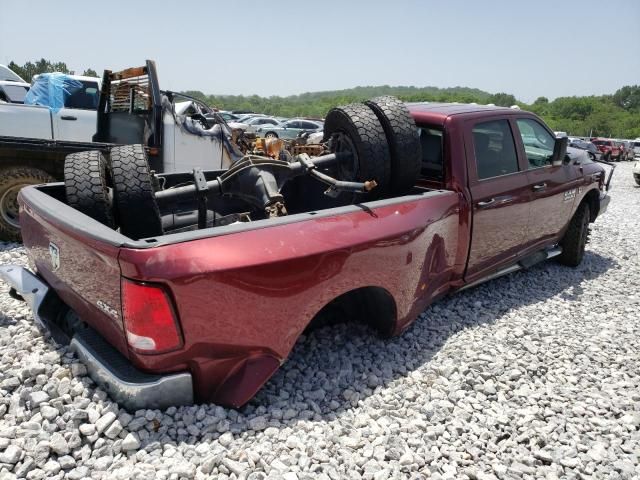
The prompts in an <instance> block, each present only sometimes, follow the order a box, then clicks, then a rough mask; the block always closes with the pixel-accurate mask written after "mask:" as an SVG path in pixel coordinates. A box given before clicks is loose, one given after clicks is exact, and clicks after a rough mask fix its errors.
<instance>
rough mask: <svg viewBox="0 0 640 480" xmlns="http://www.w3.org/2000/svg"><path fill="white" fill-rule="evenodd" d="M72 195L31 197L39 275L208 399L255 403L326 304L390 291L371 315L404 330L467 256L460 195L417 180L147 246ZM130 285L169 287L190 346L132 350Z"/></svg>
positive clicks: (46, 190)
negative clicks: (126, 317) (398, 191)
mask: <svg viewBox="0 0 640 480" xmlns="http://www.w3.org/2000/svg"><path fill="white" fill-rule="evenodd" d="M64 200H65V199H64V185H63V184H61V183H57V184H49V185H44V186H38V187H27V188H25V189H23V190H22V191H21V193H20V198H19V201H20V204H21V208H22V210H21V224H22V229H23V235H24V239H25V245H26V246H27V249H28V253H29V258H30V261H31V267H32V269H33V270H34V271H35V272H37V276H38V277H39V278H41V279H42V280H44V282H46V284H48V285H49V286H50V287H51V289H52V290H53V291H55V295H56V296H57V297H59V299H60V301H61V302H63V304H64V305H66V306H68V307H69V308H70V309H71V311H73V312H74V313H75V314H76V315H77V317H78V318H79V319H80V321H81V323H82V324H86V325H87V326H88V327H89V328H91V329H92V330H94V331H95V332H97V334H98V335H99V336H100V337H101V338H103V339H104V340H106V342H108V343H109V344H110V345H112V346H113V347H114V348H115V349H116V350H117V351H118V352H119V354H120V355H122V356H123V357H124V358H125V359H127V360H128V361H129V362H131V364H132V365H133V366H134V367H135V368H136V369H139V370H140V371H141V372H145V373H151V374H155V375H158V374H161V375H169V374H177V373H180V372H188V373H189V374H190V375H191V376H192V378H193V389H194V393H195V399H196V400H198V401H204V400H212V401H216V402H218V403H222V404H227V405H233V406H239V405H242V404H244V403H245V402H246V401H248V400H249V399H250V398H251V397H252V396H253V395H254V394H255V392H256V391H257V390H258V389H259V388H260V387H261V386H262V384H263V383H264V382H265V381H266V380H268V378H269V377H270V376H271V375H272V373H273V372H274V371H275V370H276V369H277V367H278V366H279V365H280V363H281V362H283V361H284V360H285V359H286V357H287V356H288V354H289V352H290V351H291V349H292V347H293V345H294V344H295V342H296V340H297V338H298V336H299V335H300V334H301V333H302V332H303V331H304V329H305V328H306V327H307V326H308V325H309V324H310V323H311V321H312V320H313V319H314V318H315V317H316V316H317V315H318V314H319V313H320V312H321V311H323V308H324V307H326V306H327V305H328V304H330V303H331V302H333V301H335V300H336V299H339V298H340V297H341V296H345V295H346V294H348V293H350V292H354V291H360V292H362V294H363V295H364V294H365V293H366V294H367V295H381V296H382V297H384V299H385V300H384V301H385V302H386V305H387V306H388V307H389V308H388V309H387V311H380V312H369V314H370V316H371V317H372V318H378V317H379V322H380V325H377V326H378V327H381V330H384V331H385V333H387V334H397V333H400V332H401V331H402V330H404V329H405V328H406V327H407V326H408V324H409V323H410V321H412V320H413V319H414V318H415V317H416V315H417V314H418V313H419V312H420V311H421V310H422V309H423V308H424V306H425V305H426V304H427V303H428V302H429V301H430V300H431V299H433V298H434V297H435V296H438V295H441V294H442V293H444V292H446V290H447V289H448V288H449V282H450V281H451V279H452V278H453V277H454V276H455V275H454V271H456V269H457V268H458V269H459V267H460V265H461V264H464V258H460V257H461V255H460V251H461V249H459V248H458V246H459V245H458V243H459V241H458V240H459V235H460V228H461V227H460V226H461V225H462V224H463V222H462V220H461V216H462V215H463V213H462V212H463V209H462V208H461V205H460V201H461V200H460V198H459V196H458V195H457V194H456V193H454V192H451V191H446V190H432V189H426V188H420V187H416V188H415V190H414V192H412V194H409V195H405V196H402V197H395V198H389V199H384V200H378V201H373V202H366V203H362V204H356V205H348V206H341V207H335V208H324V209H318V210H309V211H302V212H299V213H294V214H291V215H288V216H284V217H281V218H278V219H264V220H257V221H252V222H243V223H235V224H232V225H227V226H218V227H215V228H207V229H203V230H192V231H179V232H176V233H171V232H169V233H168V234H165V235H163V236H160V237H154V238H146V239H141V240H132V239H130V238H127V237H125V236H124V235H122V234H120V233H119V232H117V231H115V230H112V229H110V228H108V227H106V226H104V225H102V224H100V223H98V222H96V221H94V220H92V219H91V218H89V217H87V216H85V215H83V214H81V213H80V212H78V211H76V210H74V209H72V208H71V207H69V206H68V205H66V204H65V202H64ZM54 252H55V254H54ZM465 253H466V252H465ZM123 279H130V280H134V281H136V282H142V283H141V284H149V285H161V286H162V287H163V288H164V289H166V291H167V292H169V297H170V298H171V301H172V303H173V307H174V309H175V311H176V315H177V318H178V323H179V327H180V330H181V335H182V337H183V346H182V347H181V348H180V349H178V350H175V351H171V352H168V353H162V354H154V355H150V354H141V353H139V352H136V351H134V350H132V349H131V348H130V347H129V346H128V344H127V340H126V334H125V326H124V321H123V311H122V299H121V282H122V281H123ZM365 303H367V302H362V303H361V304H359V305H358V306H357V308H359V309H366V308H367V306H366V305H365ZM361 313H364V312H361ZM383 316H384V317H385V318H383ZM387 317H388V318H387ZM384 322H386V323H384ZM63 326H64V325H63ZM71 334H73V332H71Z"/></svg>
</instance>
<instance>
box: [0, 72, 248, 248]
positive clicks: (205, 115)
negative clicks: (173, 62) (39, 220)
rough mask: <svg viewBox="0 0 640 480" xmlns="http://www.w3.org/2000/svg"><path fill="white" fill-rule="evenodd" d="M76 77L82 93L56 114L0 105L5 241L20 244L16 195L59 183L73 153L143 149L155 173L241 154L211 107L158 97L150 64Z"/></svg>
mask: <svg viewBox="0 0 640 480" xmlns="http://www.w3.org/2000/svg"><path fill="white" fill-rule="evenodd" d="M71 78H72V79H73V80H77V81H79V82H81V84H82V87H81V88H78V87H79V86H78V85H77V84H75V87H74V88H73V89H72V90H71V91H70V92H71V93H70V94H68V95H65V96H64V104H63V105H60V108H59V109H58V108H53V109H52V108H49V107H47V106H40V105H17V104H10V103H0V240H13V241H18V240H20V223H19V208H18V202H17V194H18V192H19V190H20V189H21V188H22V187H24V186H26V185H32V184H40V183H49V182H52V181H55V180H61V179H62V178H63V176H64V171H63V170H64V160H65V157H66V156H67V155H68V154H70V153H76V152H82V151H87V150H100V151H101V152H102V153H103V154H104V156H105V158H107V159H108V158H109V153H110V150H111V148H112V147H113V146H115V145H131V144H142V145H144V147H145V149H146V150H147V153H148V156H149V163H150V166H151V168H152V169H153V170H155V171H156V172H181V171H188V170H190V169H193V168H200V169H203V170H220V169H226V168H228V167H229V166H230V165H231V163H233V161H234V160H236V159H237V158H240V157H241V156H242V155H241V152H239V150H237V148H236V147H235V144H234V143H233V142H232V139H237V135H238V134H237V132H236V134H233V133H232V131H231V128H229V125H228V124H227V123H226V122H225V121H224V120H223V119H222V118H221V117H220V116H219V115H217V114H216V113H215V112H213V111H212V110H211V109H210V108H209V107H207V106H206V105H204V104H202V103H200V102H199V101H197V100H196V99H187V101H185V102H178V101H177V100H178V99H179V98H180V96H181V94H176V93H173V92H165V91H160V89H159V86H158V79H157V74H156V69H155V64H154V62H152V61H149V60H148V61H147V62H146V65H145V66H144V67H135V68H129V69H126V70H123V71H120V72H111V71H109V70H106V71H105V74H104V76H103V78H102V79H99V78H92V77H78V76H73V77H71ZM38 80H39V79H38V78H36V80H35V81H36V82H37V81H38ZM35 86H36V83H34V84H33V85H32V87H31V92H30V94H29V95H31V93H32V92H33V90H34V88H35Z"/></svg>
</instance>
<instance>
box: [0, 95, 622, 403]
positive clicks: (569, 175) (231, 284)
mask: <svg viewBox="0 0 640 480" xmlns="http://www.w3.org/2000/svg"><path fill="white" fill-rule="evenodd" d="M385 105H386V107H388V108H386V109H385ZM393 105H394V104H393V103H392V102H391V103H390V102H386V103H385V101H377V102H368V103H367V104H366V105H362V104H358V105H352V106H347V107H342V108H337V109H334V111H332V112H330V113H329V114H328V115H327V118H326V122H325V140H326V141H327V142H328V144H329V153H326V152H325V153H324V154H322V155H320V156H318V157H316V158H310V157H309V156H308V155H306V154H304V153H302V154H297V155H294V156H293V158H290V159H288V160H287V161H281V160H275V159H273V158H271V159H266V158H255V157H248V158H245V159H244V160H242V161H241V162H239V163H238V164H236V165H235V166H234V167H232V168H231V169H230V170H227V171H210V172H199V171H197V170H195V171H194V172H193V173H169V174H161V175H157V176H153V175H152V174H151V176H152V177H153V178H151V179H150V178H147V177H148V172H146V169H145V168H144V164H143V163H137V164H136V166H135V168H133V169H132V170H131V171H132V172H143V171H144V172H145V173H144V175H142V176H139V177H135V182H133V184H132V186H131V188H133V189H135V188H138V187H139V186H140V185H144V186H145V188H143V189H141V190H140V191H141V192H142V193H141V197H139V198H138V199H135V198H134V199H133V201H131V202H129V203H128V204H122V203H118V202H120V200H118V195H120V194H119V193H118V190H117V189H116V190H115V192H114V193H115V197H116V200H114V206H113V207H109V205H108V204H107V203H108V202H106V201H103V202H101V203H100V202H98V203H100V205H101V207H100V208H116V209H119V210H117V214H116V215H115V218H118V217H120V215H122V214H129V213H127V212H133V211H135V210H137V215H139V218H140V219H141V221H144V220H145V215H146V216H147V217H154V218H157V219H160V220H161V222H160V223H158V222H151V223H150V224H148V225H147V226H146V227H145V228H148V230H141V229H135V228H132V227H131V226H130V225H129V226H128V227H126V228H120V227H118V226H117V224H116V225H115V226H114V224H113V223H112V224H110V225H108V224H106V223H105V222H104V221H102V220H104V218H103V217H100V216H97V213H96V210H95V209H94V210H91V211H88V212H87V211H83V210H82V207H81V206H80V207H77V208H72V207H71V206H69V205H68V203H67V199H66V195H65V188H66V187H67V185H65V183H52V184H47V185H40V186H28V187H25V188H24V189H22V190H21V192H20V194H19V203H20V222H21V225H22V230H23V238H24V244H25V246H26V249H27V252H28V257H29V262H30V268H29V269H27V268H23V267H19V266H11V265H5V266H2V267H0V278H2V279H4V280H5V281H6V282H8V284H9V285H10V287H11V290H10V293H11V294H12V295H13V296H14V297H15V298H18V299H24V300H25V301H26V302H28V304H29V305H30V307H31V308H32V310H33V312H34V317H35V320H36V321H37V322H38V323H39V324H41V325H42V326H43V327H44V328H47V329H48V330H50V331H51V332H52V334H53V336H54V338H56V339H57V340H58V341H60V342H70V347H71V348H72V349H73V350H75V352H76V353H77V355H78V357H79V358H80V359H81V360H82V361H84V362H85V363H86V365H87V367H88V370H89V372H90V374H91V376H92V378H93V379H94V380H95V381H96V383H97V384H98V385H100V386H101V388H103V389H104V390H106V391H107V392H108V393H109V394H110V395H111V396H112V398H114V399H116V400H117V401H118V402H120V403H121V404H122V405H123V406H125V407H126V408H129V409H137V408H164V407H166V406H168V405H176V404H189V403H192V402H209V401H212V402H216V403H218V404H221V405H228V406H233V407H239V406H242V405H243V404H245V403H246V402H247V401H249V400H250V399H251V398H252V397H253V396H254V395H255V394H256V392H257V391H258V390H259V389H260V388H261V386H262V385H263V384H264V383H265V382H267V381H268V380H269V378H270V377H271V376H272V375H273V373H274V372H275V371H276V370H277V369H278V367H279V366H280V365H281V364H282V363H283V362H284V361H285V360H286V359H287V357H288V355H289V354H290V352H291V350H292V348H293V346H294V344H295V343H296V340H297V339H298V337H299V336H300V335H301V334H302V332H304V331H305V329H307V328H308V327H309V326H310V325H311V324H314V322H315V321H318V320H319V319H322V318H323V316H328V315H335V312H341V313H340V316H341V317H344V318H345V319H347V318H352V317H353V318H359V319H361V320H362V321H365V322H367V323H368V324H370V325H371V326H372V327H373V328H375V329H376V330H378V331H379V332H380V333H381V334H383V335H398V334H401V333H402V332H403V331H404V330H406V329H407V327H409V325H411V323H412V322H413V321H414V320H415V319H416V318H417V317H418V315H419V314H420V313H421V312H422V311H424V310H425V308H427V307H428V306H429V305H430V304H431V303H432V302H434V301H436V300H437V299H439V298H441V297H442V296H444V295H446V294H450V293H452V292H455V291H459V290H462V289H465V288H469V287H472V286H475V285H477V284H479V283H481V282H484V281H488V280H491V279H493V278H496V277H499V276H501V275H504V274H508V273H511V272H515V271H517V270H519V269H523V268H527V267H530V266H531V265H533V264H535V263H538V262H540V261H543V260H546V259H549V258H552V257H555V258H556V260H557V261H559V262H560V263H562V264H564V265H567V266H570V267H575V266H577V265H578V264H580V262H581V261H582V259H583V256H584V252H585V244H586V242H587V237H588V228H589V224H590V223H591V222H594V221H595V220H596V218H597V217H599V216H600V215H602V214H603V213H604V212H605V210H606V208H607V205H608V203H609V198H610V197H609V196H608V194H607V190H608V185H609V181H610V179H611V175H609V176H608V178H607V175H606V171H607V169H605V168H603V167H602V166H601V165H599V164H598V163H596V162H593V161H591V160H590V159H589V157H588V156H587V155H586V153H585V152H583V151H580V150H572V149H569V151H567V150H568V149H567V139H566V138H556V137H555V135H554V134H553V131H551V130H550V129H549V127H547V125H545V124H544V123H543V122H542V121H541V120H540V119H539V118H538V117H537V116H535V115H534V114H532V113H528V112H525V111H521V110H513V109H508V108H500V107H494V106H479V105H464V104H440V103H425V104H408V105H407V107H408V111H407V115H409V112H410V115H409V120H410V123H407V124H401V122H402V121H404V120H402V119H401V115H400V114H399V113H402V112H401V111H400V110H399V109H397V108H396V110H393V108H395V107H394V106H393ZM403 108H405V110H406V109H407V108H406V107H403ZM398 119H400V120H398ZM399 122H400V123H399ZM394 129H395V130H394ZM407 146H409V147H410V148H407ZM132 148H133V147H132ZM134 150H135V149H134ZM132 151H133V150H132ZM142 153H143V151H142V150H139V151H138V154H137V155H138V157H136V158H138V160H140V158H141V157H140V155H142ZM414 157H417V159H418V160H417V169H415V170H414V166H415V165H416V164H415V163H414V162H413V160H410V161H409V160H407V159H409V158H414ZM354 159H358V160H357V161H358V162H359V163H357V162H356V163H354V162H355V160H354ZM96 161H97V160H96ZM96 165H97V163H96ZM123 165H124V164H122V163H118V164H117V165H112V166H111V168H112V170H113V171H114V172H115V171H117V170H118V169H121V168H123ZM333 177H337V180H336V179H335V178H333ZM274 179H275V180H274ZM93 185H97V184H95V183H94V184H93ZM147 185H153V188H151V187H147ZM326 185H329V188H328V189H327V190H326V191H325V192H324V194H323V189H324V188H325V186H326ZM100 195H102V193H100ZM145 195H146V197H145ZM96 198H101V199H102V200H104V199H105V198H106V197H105V196H102V197H100V196H99V197H96ZM152 198H153V199H154V201H153V202H151V200H150V199H152ZM140 199H143V200H144V201H140ZM145 199H146V200H145ZM125 200H126V198H125ZM105 205H106V206H105ZM143 208H144V209H143ZM92 215H94V216H93V217H92ZM177 217H185V218H187V219H188V220H187V221H182V222H176V220H175V219H176V218H177ZM128 232H133V233H128ZM331 312H333V313H331Z"/></svg>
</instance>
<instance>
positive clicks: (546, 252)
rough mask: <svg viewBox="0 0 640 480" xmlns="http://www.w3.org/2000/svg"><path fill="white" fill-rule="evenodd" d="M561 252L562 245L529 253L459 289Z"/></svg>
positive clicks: (533, 263)
mask: <svg viewBox="0 0 640 480" xmlns="http://www.w3.org/2000/svg"><path fill="white" fill-rule="evenodd" d="M561 253H562V247H560V246H555V247H551V248H548V249H546V250H540V251H539V252H536V253H534V254H532V255H529V256H528V257H524V258H523V259H521V260H520V261H519V262H518V263H516V264H514V265H511V266H510V267H506V268H503V269H502V270H498V271H497V272H495V273H492V274H491V275H487V276H486V277H482V278H481V279H479V280H476V281H475V282H473V283H470V284H469V285H465V286H464V287H462V288H461V289H460V290H458V291H462V290H466V289H467V288H472V287H475V286H477V285H480V284H481V283H485V282H488V281H489V280H495V279H496V278H499V277H502V276H504V275H508V274H510V273H513V272H517V271H518V270H524V269H527V268H529V267H532V266H533V265H535V264H536V263H540V262H543V261H545V260H548V259H550V258H553V257H557V256H558V255H560V254H561Z"/></svg>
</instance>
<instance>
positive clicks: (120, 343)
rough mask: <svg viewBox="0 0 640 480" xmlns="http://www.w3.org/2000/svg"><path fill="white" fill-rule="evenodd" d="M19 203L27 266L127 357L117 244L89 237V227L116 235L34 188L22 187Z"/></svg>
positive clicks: (97, 237)
mask: <svg viewBox="0 0 640 480" xmlns="http://www.w3.org/2000/svg"><path fill="white" fill-rule="evenodd" d="M54 185H55V184H54ZM42 188H45V189H46V188H48V187H42ZM19 202H20V205H21V207H20V224H21V226H22V234H23V238H24V243H25V246H26V247H27V251H28V255H29V260H30V263H31V267H32V268H34V270H35V271H36V272H37V273H38V275H40V276H41V277H42V278H43V279H44V280H45V281H46V282H47V283H48V284H49V285H50V286H51V287H52V288H53V289H54V290H55V291H56V293H57V294H58V296H59V297H60V298H61V300H62V301H63V302H64V303H66V304H67V305H68V306H69V307H71V308H72V309H73V310H74V311H75V312H76V313H77V314H78V316H79V317H80V318H82V319H83V320H85V321H86V322H87V323H88V324H89V325H90V326H91V327H93V328H94V329H96V330H97V331H98V332H100V333H101V334H102V335H103V336H104V337H105V339H106V340H107V341H108V342H109V343H111V344H112V345H113V346H114V347H116V348H117V349H118V350H119V351H120V352H121V353H122V354H123V355H125V356H127V357H128V353H129V352H128V348H127V345H126V340H125V336H124V332H123V323H122V318H121V311H120V267H119V265H118V253H119V246H118V245H117V244H115V243H114V242H108V241H105V240H103V239H101V238H100V237H99V236H98V235H91V234H90V229H91V230H92V231H94V232H98V233H99V232H100V230H101V229H104V230H106V231H108V233H109V234H110V235H108V236H106V238H110V237H113V234H114V233H115V232H113V230H111V229H109V228H108V227H106V226H103V225H101V224H99V223H97V222H95V221H93V220H91V219H89V218H88V217H86V216H84V215H82V214H80V213H79V212H76V211H75V210H73V209H72V208H71V207H69V206H67V205H65V204H64V203H62V202H60V201H58V200H56V199H55V198H53V197H51V196H49V195H47V194H45V193H43V192H42V191H39V190H38V189H36V188H34V187H27V188H26V189H23V190H22V192H21V193H20V195H19ZM105 233H106V232H105ZM123 238H124V237H123Z"/></svg>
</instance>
